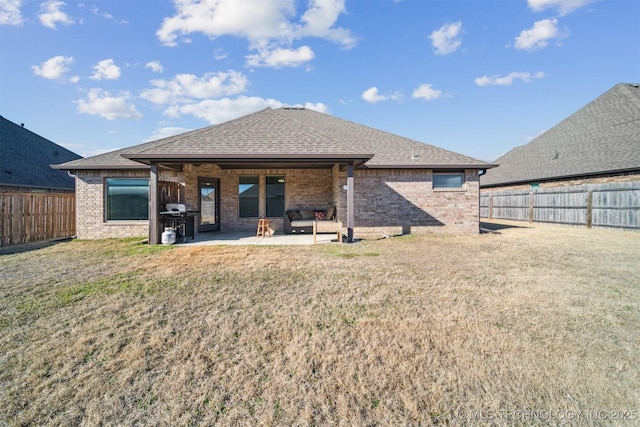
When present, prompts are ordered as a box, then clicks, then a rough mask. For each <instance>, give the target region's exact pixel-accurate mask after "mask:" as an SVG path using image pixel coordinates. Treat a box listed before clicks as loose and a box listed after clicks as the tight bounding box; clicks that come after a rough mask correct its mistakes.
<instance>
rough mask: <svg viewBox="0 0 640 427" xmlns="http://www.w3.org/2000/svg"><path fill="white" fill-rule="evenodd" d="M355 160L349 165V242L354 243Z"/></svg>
mask: <svg viewBox="0 0 640 427" xmlns="http://www.w3.org/2000/svg"><path fill="white" fill-rule="evenodd" d="M353 218H354V215H353V162H349V165H348V166H347V243H353Z"/></svg>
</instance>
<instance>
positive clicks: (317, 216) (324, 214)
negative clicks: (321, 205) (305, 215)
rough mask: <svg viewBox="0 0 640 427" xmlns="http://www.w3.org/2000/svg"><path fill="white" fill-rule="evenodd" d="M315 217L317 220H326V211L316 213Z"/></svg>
mask: <svg viewBox="0 0 640 427" xmlns="http://www.w3.org/2000/svg"><path fill="white" fill-rule="evenodd" d="M314 216H315V218H316V219H325V218H326V217H327V214H326V213H325V212H324V211H315V212H314Z"/></svg>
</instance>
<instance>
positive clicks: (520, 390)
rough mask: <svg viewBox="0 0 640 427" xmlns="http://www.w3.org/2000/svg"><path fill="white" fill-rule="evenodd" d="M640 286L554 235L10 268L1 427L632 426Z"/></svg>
mask: <svg viewBox="0 0 640 427" xmlns="http://www.w3.org/2000/svg"><path fill="white" fill-rule="evenodd" d="M639 268H640V235H639V234H638V233H629V232H620V231H602V230H583V229H572V228H560V227H542V226H538V227H535V228H511V229H505V230H503V231H502V234H500V235H494V234H486V235H479V236H466V237H465V236H458V237H444V236H424V237H415V236H407V237H399V238H392V239H386V240H380V241H372V242H359V243H357V244H353V245H321V246H311V247H255V246H253V247H220V246H209V247H183V248H179V247H175V248H171V249H168V248H164V247H148V246H145V245H140V244H139V243H138V242H136V241H132V240H126V241H122V240H114V241H112V240H108V241H99V242H87V241H73V242H67V243H60V244H56V245H53V246H49V247H44V248H41V249H37V250H32V251H26V252H21V253H14V254H11V253H6V254H4V255H1V256H0V272H1V273H0V275H1V278H2V280H1V282H2V284H1V285H0V295H1V296H0V298H1V300H0V328H1V332H2V333H1V334H0V408H2V410H1V411H0V424H2V423H6V424H8V425H26V424H39V425H43V424H52V425H214V424H215V425H531V424H534V425H538V424H551V425H555V424H570V425H602V424H609V423H611V424H620V425H634V424H636V425H637V423H638V422H639V421H638V412H637V411H638V409H639V406H640V355H639V352H638V348H640V328H639V325H640V276H639V274H638V270H639ZM519 411H521V412H519ZM545 411H550V412H545ZM567 411H584V412H582V413H579V412H575V413H571V412H567ZM597 411H607V412H597ZM611 411H636V412H635V415H633V414H634V412H630V413H629V414H628V416H629V417H631V418H634V419H632V420H630V421H620V420H611V419H608V420H605V419H603V418H604V417H608V418H613V417H615V416H616V415H617V416H618V417H620V416H624V415H625V413H624V412H623V413H621V414H616V413H615V412H611ZM572 414H574V415H572ZM482 417H484V418H482ZM568 417H573V418H572V419H571V418H569V419H568V420H566V419H565V420H561V419H559V418H568Z"/></svg>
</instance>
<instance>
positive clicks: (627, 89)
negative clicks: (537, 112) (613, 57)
mask: <svg viewBox="0 0 640 427" xmlns="http://www.w3.org/2000/svg"><path fill="white" fill-rule="evenodd" d="M495 163H497V164H498V165H499V166H498V167H497V168H494V169H491V170H489V171H487V173H486V174H484V175H482V177H481V178H480V186H481V187H489V186H497V185H505V184H517V183H524V182H535V181H544V180H551V179H561V178H571V177H579V176H589V175H600V174H605V173H616V172H624V171H632V170H640V85H639V84H617V85H616V86H614V87H613V88H612V89H610V90H609V91H607V92H605V93H604V94H603V95H601V96H599V97H598V98H596V99H595V100H594V101H592V102H591V103H589V104H587V105H586V106H585V107H583V108H582V109H580V110H578V111H577V112H576V113H574V114H572V115H571V116H569V117H567V118H566V119H565V120H563V121H562V122H560V123H559V124H557V125H556V126H554V127H553V128H551V129H549V130H548V131H547V132H545V133H544V134H542V135H540V136H539V137H537V138H536V139H534V140H533V141H531V142H530V143H529V144H527V145H523V146H520V147H516V148H514V149H513V150H511V151H509V152H508V153H507V154H505V155H504V156H502V157H500V158H499V159H498V160H496V162H495Z"/></svg>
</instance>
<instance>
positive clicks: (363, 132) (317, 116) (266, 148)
mask: <svg viewBox="0 0 640 427" xmlns="http://www.w3.org/2000/svg"><path fill="white" fill-rule="evenodd" d="M230 157H237V158H244V159H256V160H257V159H263V160H264V159H278V158H292V157H297V158H307V159H314V158H317V159H322V158H331V157H335V158H344V159H348V158H354V159H360V160H362V161H364V160H367V161H366V163H365V164H364V166H365V167H370V168H384V167H388V168H396V167H400V168H416V167H419V168H427V167H450V168H463V167H473V168H486V167H491V165H490V164H487V163H486V162H483V161H481V160H477V159H474V158H471V157H468V156H464V155H462V154H458V153H454V152H452V151H448V150H444V149H442V148H438V147H435V146H433V145H428V144H424V143H422V142H419V141H415V140H412V139H409V138H404V137H401V136H398V135H393V134H390V133H388V132H384V131H380V130H377V129H373V128H370V127H367V126H363V125H359V124H356V123H353V122H350V121H347V120H343V119H339V118H336V117H334V116H331V115H328V114H323V113H319V112H317V111H313V110H308V109H304V108H279V109H271V108H267V109H264V110H261V111H258V112H256V113H253V114H249V115H246V116H243V117H240V118H237V119H235V120H231V121H228V122H225V123H221V124H218V125H214V126H209V127H206V128H203V129H199V130H195V131H191V132H187V133H183V134H180V135H175V136H171V137H168V138H163V139H160V140H157V141H154V142H150V143H146V144H141V145H137V146H134V147H131V148H127V149H123V150H119V151H117V152H112V153H107V155H102V156H96V157H94V158H88V159H85V160H82V161H76V162H71V163H68V164H64V165H60V166H59V167H60V168H62V169H74V168H78V169H87V168H89V169H96V168H115V167H118V166H120V167H123V168H124V167H144V166H143V165H142V164H141V163H138V162H136V161H132V160H129V159H135V160H139V161H144V160H145V159H159V158H162V159H174V160H180V159H184V160H187V159H194V158H197V159H208V160H209V161H211V162H215V161H216V159H224V158H230ZM136 165H138V166H136Z"/></svg>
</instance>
